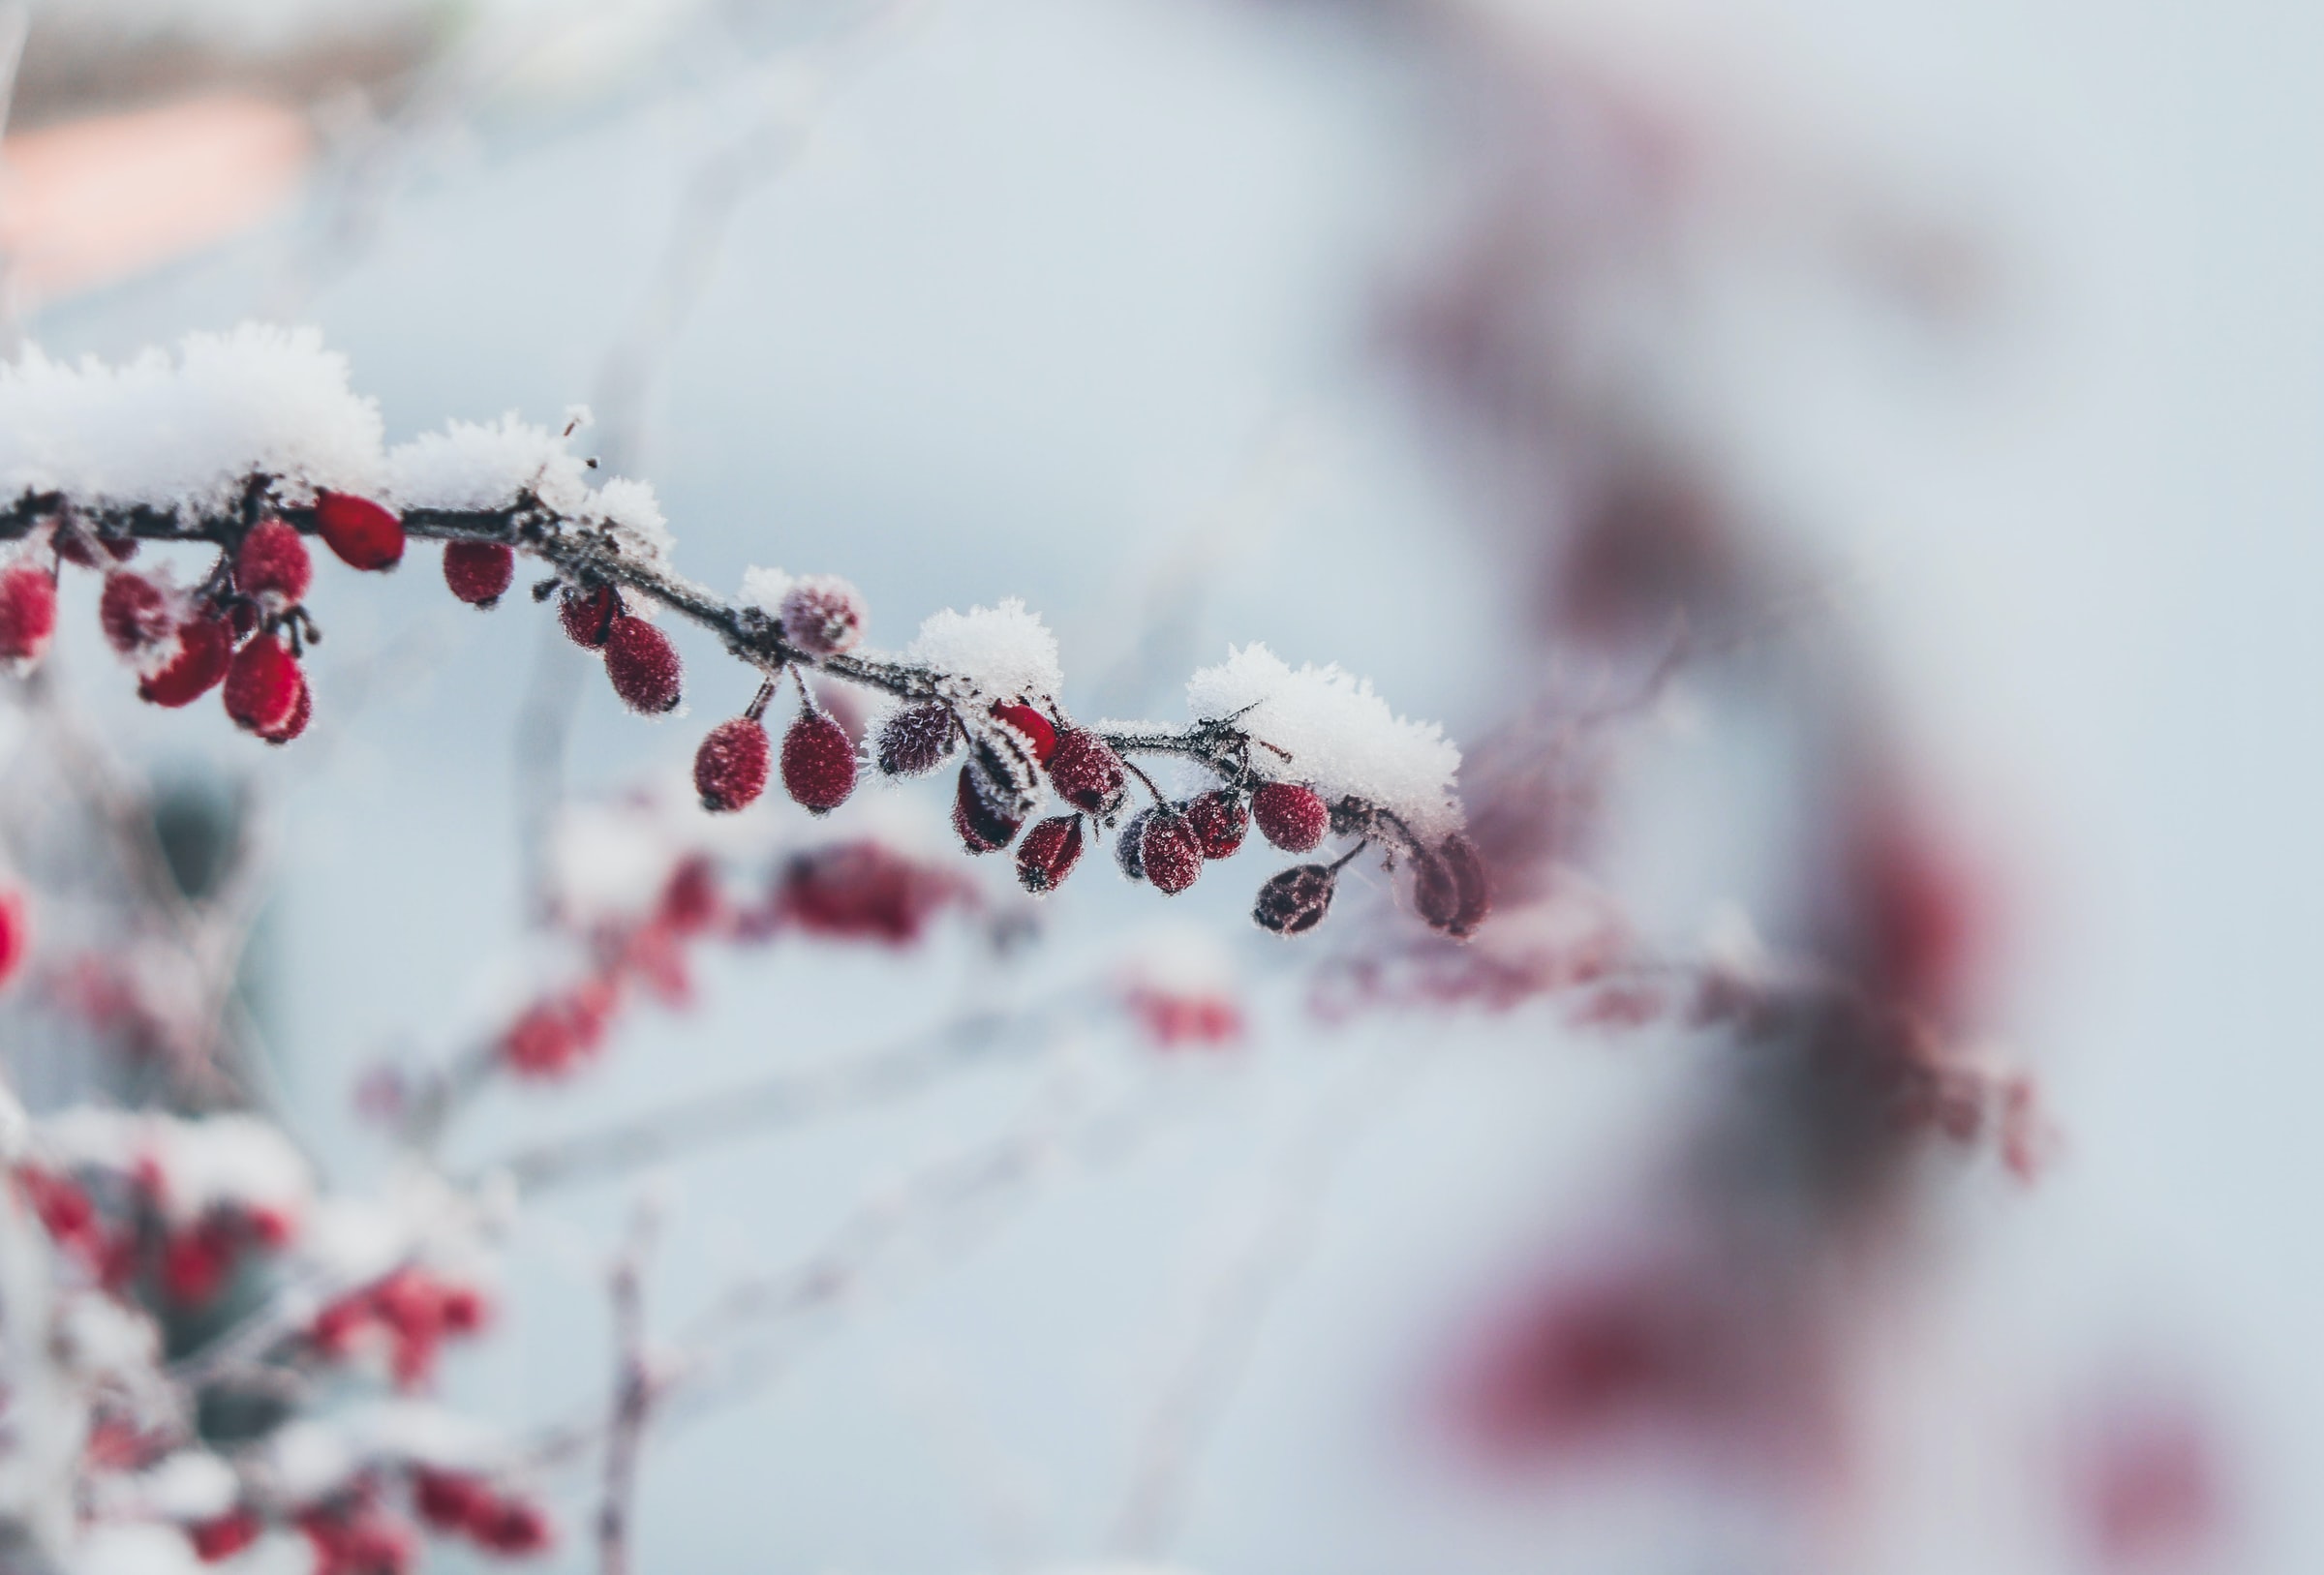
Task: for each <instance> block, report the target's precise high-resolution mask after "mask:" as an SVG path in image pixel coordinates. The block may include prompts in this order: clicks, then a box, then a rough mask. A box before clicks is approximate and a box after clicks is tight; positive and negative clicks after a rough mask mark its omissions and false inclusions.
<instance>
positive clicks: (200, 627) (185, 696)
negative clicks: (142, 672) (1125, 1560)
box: [138, 613, 233, 707]
mask: <svg viewBox="0 0 2324 1575" xmlns="http://www.w3.org/2000/svg"><path fill="white" fill-rule="evenodd" d="M232 657H233V640H232V636H231V631H230V630H229V627H228V625H227V622H226V621H225V620H224V619H222V618H220V617H218V616H217V615H216V614H214V613H204V614H200V615H199V616H197V617H195V618H192V619H189V620H188V621H185V622H183V623H180V624H179V625H178V626H177V654H176V655H175V656H172V657H171V658H170V659H169V661H168V665H167V666H165V667H163V668H162V670H161V671H160V672H158V673H156V674H154V675H153V676H152V677H151V678H149V679H146V680H145V681H143V682H141V683H139V684H138V698H139V699H140V700H143V701H145V702H147V703H148V704H150V705H155V706H168V707H177V706H190V705H192V704H193V703H194V702H195V701H197V700H199V699H200V698H201V697H202V696H203V695H205V694H208V693H209V692H210V690H211V689H212V688H214V687H216V685H217V683H218V681H220V680H221V679H223V678H225V677H226V670H227V666H228V664H229V662H230V661H231V659H232Z"/></svg>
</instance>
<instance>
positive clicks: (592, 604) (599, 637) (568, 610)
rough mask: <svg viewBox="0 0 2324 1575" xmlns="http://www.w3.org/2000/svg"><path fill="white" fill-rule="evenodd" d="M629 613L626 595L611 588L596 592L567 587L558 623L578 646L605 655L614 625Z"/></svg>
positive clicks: (559, 599)
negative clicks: (608, 637)
mask: <svg viewBox="0 0 2324 1575" xmlns="http://www.w3.org/2000/svg"><path fill="white" fill-rule="evenodd" d="M628 610H629V609H628V608H627V606H625V605H624V604H623V601H622V593H621V592H620V591H616V590H615V589H614V588H613V587H611V586H609V585H601V586H599V587H597V588H596V590H595V591H583V590H581V589H580V588H579V587H577V586H569V585H568V586H566V588H565V591H564V593H563V594H561V595H560V596H559V597H558V598H557V621H559V622H561V623H563V624H564V625H565V632H566V634H568V635H570V636H571V637H572V641H573V644H574V645H577V646H587V647H588V648H589V649H590V650H592V651H603V650H604V649H605V639H606V637H607V636H608V635H610V634H612V633H613V621H614V620H615V619H617V618H620V617H621V616H622V615H623V614H624V613H627V611H628Z"/></svg>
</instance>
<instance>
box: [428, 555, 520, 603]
mask: <svg viewBox="0 0 2324 1575" xmlns="http://www.w3.org/2000/svg"><path fill="white" fill-rule="evenodd" d="M515 578H516V553H515V550H514V549H512V548H510V547H509V546H508V545H507V544H506V543H505V542H499V541H447V542H445V543H444V544H443V583H444V584H445V585H447V586H449V587H451V591H452V594H453V595H455V596H458V597H459V598H460V599H461V600H462V601H464V602H467V603H468V604H469V605H470V606H471V607H490V606H492V605H494V604H495V603H497V602H498V601H499V600H500V599H501V595H502V593H503V592H504V591H506V590H507V589H508V585H509V582H510V581H512V580H514V579H515Z"/></svg>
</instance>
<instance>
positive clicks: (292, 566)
mask: <svg viewBox="0 0 2324 1575" xmlns="http://www.w3.org/2000/svg"><path fill="white" fill-rule="evenodd" d="M108 579H109V576H108ZM314 583H315V560H313V559H312V558H309V557H308V556H307V544H306V543H305V542H303V541H301V540H300V539H299V536H298V532H297V531H295V530H291V528H290V527H289V526H287V525H285V524H284V523H283V522H282V521H280V520H260V522H259V523H258V524H256V525H254V526H252V527H251V528H250V534H248V535H246V536H244V537H243V538H242V545H241V546H240V547H238V548H236V549H235V550H234V584H235V586H236V587H237V588H239V589H240V591H241V592H242V594H244V595H246V596H275V597H278V598H280V599H281V600H282V601H283V603H284V604H286V605H288V604H290V603H291V602H296V601H300V600H303V599H305V597H306V594H307V587H309V586H310V585H313V584H314Z"/></svg>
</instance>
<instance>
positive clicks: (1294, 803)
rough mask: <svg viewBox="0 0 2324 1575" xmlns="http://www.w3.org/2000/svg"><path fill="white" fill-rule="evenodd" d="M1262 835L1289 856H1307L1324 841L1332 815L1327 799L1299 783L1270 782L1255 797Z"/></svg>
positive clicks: (1254, 808) (1253, 810)
mask: <svg viewBox="0 0 2324 1575" xmlns="http://www.w3.org/2000/svg"><path fill="white" fill-rule="evenodd" d="M1251 818H1252V819H1253V820H1255V821H1257V822H1258V823H1259V834H1260V835H1261V836H1264V837H1266V838H1267V839H1268V840H1269V842H1272V843H1273V844H1274V845H1275V846H1276V847H1278V848H1281V849H1282V850H1283V851H1284V852H1285V853H1305V852H1306V851H1307V850H1308V849H1309V848H1312V847H1314V846H1315V845H1316V844H1317V843H1318V842H1321V841H1322V840H1323V839H1324V832H1325V830H1326V828H1328V827H1329V826H1330V824H1331V811H1330V809H1329V808H1328V807H1326V806H1325V803H1324V801H1323V796H1322V795H1321V794H1319V793H1317V792H1316V791H1315V789H1313V788H1311V787H1305V786H1302V785H1301V784H1300V783H1298V782H1269V783H1267V784H1265V785H1264V786H1262V787H1261V788H1260V789H1259V791H1258V792H1257V793H1254V794H1253V795H1251Z"/></svg>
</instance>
